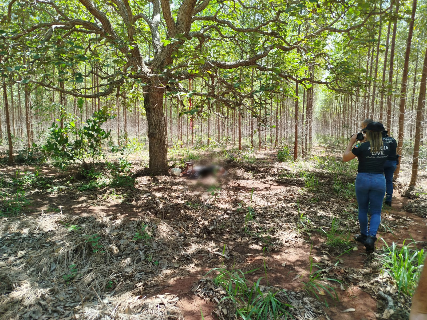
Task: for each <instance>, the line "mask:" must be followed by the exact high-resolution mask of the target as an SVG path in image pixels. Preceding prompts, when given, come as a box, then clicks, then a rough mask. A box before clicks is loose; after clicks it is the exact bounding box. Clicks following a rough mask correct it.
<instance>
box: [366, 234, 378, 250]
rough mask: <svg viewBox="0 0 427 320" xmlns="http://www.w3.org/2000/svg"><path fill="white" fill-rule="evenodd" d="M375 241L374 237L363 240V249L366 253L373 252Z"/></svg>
mask: <svg viewBox="0 0 427 320" xmlns="http://www.w3.org/2000/svg"><path fill="white" fill-rule="evenodd" d="M375 241H377V238H376V237H372V236H367V237H366V240H365V243H364V245H365V248H366V253H372V252H374V251H375Z"/></svg>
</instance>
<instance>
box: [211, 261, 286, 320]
mask: <svg viewBox="0 0 427 320" xmlns="http://www.w3.org/2000/svg"><path fill="white" fill-rule="evenodd" d="M213 271H216V272H218V275H217V276H216V277H215V278H214V279H213V282H214V283H215V284H216V285H218V286H220V287H222V288H223V289H224V290H225V292H226V297H225V298H224V299H230V300H232V301H233V302H234V303H235V305H236V307H237V308H236V310H237V311H236V315H237V316H240V317H241V318H242V319H244V320H249V319H250V320H264V319H279V318H281V319H288V316H291V314H290V313H289V311H288V310H289V308H290V307H291V306H290V305H289V304H286V303H285V302H283V301H281V300H280V299H279V298H278V297H277V294H278V293H279V292H281V291H277V292H272V291H267V290H264V288H263V287H262V286H261V285H260V282H261V280H262V279H263V278H259V279H258V281H256V282H255V283H253V284H252V285H251V284H250V282H249V281H248V280H247V279H246V275H247V274H249V273H252V272H254V271H256V270H251V271H248V272H243V271H241V270H231V271H229V270H227V269H226V268H215V269H212V270H211V271H209V272H208V273H210V272H213Z"/></svg>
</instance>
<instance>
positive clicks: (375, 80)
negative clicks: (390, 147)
mask: <svg viewBox="0 0 427 320" xmlns="http://www.w3.org/2000/svg"><path fill="white" fill-rule="evenodd" d="M382 26H383V24H382V16H381V17H380V31H379V32H378V42H377V56H376V58H375V71H374V83H373V85H372V102H371V108H372V109H371V110H372V111H371V119H373V118H374V112H375V98H376V90H377V75H378V61H379V56H380V42H381V33H382V32H381V31H382Z"/></svg>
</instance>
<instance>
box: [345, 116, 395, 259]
mask: <svg viewBox="0 0 427 320" xmlns="http://www.w3.org/2000/svg"><path fill="white" fill-rule="evenodd" d="M363 131H364V132H366V139H365V142H363V143H361V144H360V145H357V146H354V144H355V142H356V135H353V136H352V137H351V138H350V142H349V144H348V146H347V149H346V150H345V152H344V155H343V161H344V162H347V161H350V160H352V159H354V158H356V157H357V159H358V160H359V166H358V173H357V177H356V198H357V204H358V206H359V224H360V234H359V235H358V236H356V237H355V239H356V241H359V242H361V243H363V244H364V245H365V247H366V252H367V253H372V252H374V250H375V241H376V240H377V238H376V235H377V231H378V228H379V226H380V223H381V209H382V204H383V199H384V194H385V190H386V185H385V177H384V163H385V162H386V160H387V156H388V151H389V147H388V145H387V143H384V142H383V137H382V132H383V131H384V126H383V125H382V123H380V122H371V123H369V124H368V125H367V126H366V127H365V129H364V130H363ZM368 210H369V211H370V213H371V221H370V222H369V221H368Z"/></svg>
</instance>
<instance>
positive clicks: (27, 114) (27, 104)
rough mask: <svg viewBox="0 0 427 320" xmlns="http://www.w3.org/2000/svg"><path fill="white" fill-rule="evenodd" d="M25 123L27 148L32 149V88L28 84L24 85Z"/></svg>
mask: <svg viewBox="0 0 427 320" xmlns="http://www.w3.org/2000/svg"><path fill="white" fill-rule="evenodd" d="M24 96H25V98H24V100H25V101H24V104H25V125H26V128H27V148H28V151H29V150H30V149H31V118H30V90H29V89H28V84H26V85H25V86H24Z"/></svg>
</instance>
